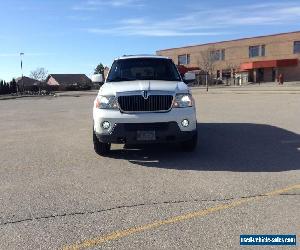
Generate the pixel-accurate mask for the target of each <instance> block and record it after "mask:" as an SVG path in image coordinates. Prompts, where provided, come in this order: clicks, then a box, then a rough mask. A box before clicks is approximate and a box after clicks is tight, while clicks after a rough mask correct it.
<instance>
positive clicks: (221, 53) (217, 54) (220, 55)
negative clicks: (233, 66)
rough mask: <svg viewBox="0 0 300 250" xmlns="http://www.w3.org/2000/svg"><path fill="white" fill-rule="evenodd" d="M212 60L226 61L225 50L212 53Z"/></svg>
mask: <svg viewBox="0 0 300 250" xmlns="http://www.w3.org/2000/svg"><path fill="white" fill-rule="evenodd" d="M210 53H211V58H212V59H213V61H224V60H225V49H222V50H214V51H211V52H210Z"/></svg>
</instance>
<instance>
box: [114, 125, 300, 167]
mask: <svg viewBox="0 0 300 250" xmlns="http://www.w3.org/2000/svg"><path fill="white" fill-rule="evenodd" d="M197 129H198V146H197V148H196V150H195V151H194V152H191V153H185V152H180V150H179V149H178V147H176V146H175V145H171V144H170V145H169V144H166V145H164V144H161V145H145V146H130V147H129V146H127V147H124V149H118V150H112V151H111V154H110V156H109V157H112V158H118V159H127V160H128V161H130V162H131V163H134V164H138V165H141V166H145V167H155V168H165V169H178V170H199V171H237V172H280V171H287V170H297V169H299V168H300V135H298V134H296V133H293V132H290V131H287V130H284V129H281V128H278V127H274V126H270V125H263V124H250V123H201V124H198V126H197Z"/></svg>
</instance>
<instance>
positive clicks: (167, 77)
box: [107, 58, 181, 82]
mask: <svg viewBox="0 0 300 250" xmlns="http://www.w3.org/2000/svg"><path fill="white" fill-rule="evenodd" d="M134 80H163V81H181V78H180V75H179V73H178V71H177V68H176V66H175V65H174V63H173V62H172V61H171V60H170V59H160V58H132V59H121V60H116V61H115V62H114V63H113V65H112V67H111V70H110V72H109V75H108V77H107V82H120V81H134Z"/></svg>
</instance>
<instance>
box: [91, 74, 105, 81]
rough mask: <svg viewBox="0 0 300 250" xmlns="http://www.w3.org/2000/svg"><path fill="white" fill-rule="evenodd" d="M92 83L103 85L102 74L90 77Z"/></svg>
mask: <svg viewBox="0 0 300 250" xmlns="http://www.w3.org/2000/svg"><path fill="white" fill-rule="evenodd" d="M92 82H93V83H103V82H104V79H103V75H102V74H95V75H92Z"/></svg>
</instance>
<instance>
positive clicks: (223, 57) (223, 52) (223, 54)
mask: <svg viewBox="0 0 300 250" xmlns="http://www.w3.org/2000/svg"><path fill="white" fill-rule="evenodd" d="M221 60H222V61H225V49H222V50H221Z"/></svg>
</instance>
